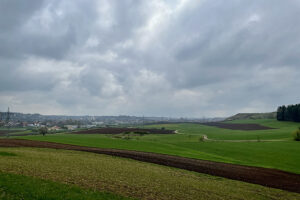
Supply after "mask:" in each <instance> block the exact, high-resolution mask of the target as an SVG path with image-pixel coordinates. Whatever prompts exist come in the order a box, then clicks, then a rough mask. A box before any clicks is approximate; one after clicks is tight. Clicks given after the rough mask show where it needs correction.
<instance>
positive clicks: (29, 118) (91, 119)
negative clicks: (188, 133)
mask: <svg viewBox="0 0 300 200" xmlns="http://www.w3.org/2000/svg"><path fill="white" fill-rule="evenodd" d="M221 119H222V118H209V119H206V118H201V119H198V118H168V117H136V116H125V115H120V116H63V115H41V114H24V113H17V112H10V111H9V110H8V111H7V112H0V127H15V128H26V129H35V128H36V129H37V128H42V127H47V129H48V130H49V131H53V132H57V131H65V130H69V131H73V130H75V129H81V128H82V129H89V128H94V127H107V126H121V125H141V124H155V123H165V122H168V123H172V122H174V123H178V122H183V123H184V122H208V121H220V120H221Z"/></svg>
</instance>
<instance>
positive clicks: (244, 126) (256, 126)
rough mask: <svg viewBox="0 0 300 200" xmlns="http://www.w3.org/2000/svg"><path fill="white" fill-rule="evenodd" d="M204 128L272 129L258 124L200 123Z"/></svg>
mask: <svg viewBox="0 0 300 200" xmlns="http://www.w3.org/2000/svg"><path fill="white" fill-rule="evenodd" d="M202 124H203V125H206V126H215V127H218V128H224V129H231V130H241V131H256V130H268V129H274V128H270V127H266V126H262V125H260V124H226V123H221V122H208V123H202Z"/></svg>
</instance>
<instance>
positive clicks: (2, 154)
mask: <svg viewBox="0 0 300 200" xmlns="http://www.w3.org/2000/svg"><path fill="white" fill-rule="evenodd" d="M16 155H17V154H14V153H9V152H5V151H0V156H16Z"/></svg>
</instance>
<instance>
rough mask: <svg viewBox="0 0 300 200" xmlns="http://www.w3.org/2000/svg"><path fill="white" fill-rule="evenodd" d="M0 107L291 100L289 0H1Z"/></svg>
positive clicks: (299, 71) (201, 112)
mask: <svg viewBox="0 0 300 200" xmlns="http://www.w3.org/2000/svg"><path fill="white" fill-rule="evenodd" d="M0 13H1V18H0V44H1V45H0V110H5V109H6V108H7V107H8V106H10V107H12V109H13V110H14V111H20V112H29V113H35V112H39V113H42V114H68V115H71V114H72V115H83V114H89V115H119V114H129V115H146V116H172V117H202V116H207V117H209V116H210V117H211V116H228V115H231V114H234V113H237V112H265V111H273V110H275V109H276V107H277V106H278V105H281V104H291V103H299V85H300V79H299V76H300V67H299V66H300V57H299V55H300V48H299V46H300V37H299V34H300V21H299V20H298V16H299V14H300V1H299V0H287V1H281V0H267V1H263V2H262V1H260V0H254V1H249V2H245V1H242V0H229V1H223V0H213V1H208V0H199V1H191V0H177V1H173V0H172V1H169V0H166V1H162V0H153V1H133V0H124V1H117V0H91V1H85V0H66V1H60V0H51V1H50V0H31V1H27V2H24V1H22V0H3V1H1V2H0Z"/></svg>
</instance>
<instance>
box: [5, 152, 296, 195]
mask: <svg viewBox="0 0 300 200" xmlns="http://www.w3.org/2000/svg"><path fill="white" fill-rule="evenodd" d="M1 151H2V152H7V153H10V154H14V155H15V156H3V157H1V159H0V171H1V172H5V173H9V174H22V175H25V176H26V177H34V178H39V179H43V180H50V181H54V182H60V183H63V184H71V185H75V186H76V187H80V188H82V189H83V190H91V191H108V192H110V193H115V194H117V195H120V196H125V197H126V196H130V197H134V198H138V199H297V198H299V197H300V196H299V194H296V193H290V192H285V191H281V190H277V189H270V188H266V187H262V186H259V185H253V184H248V183H243V182H239V181H233V180H229V179H224V178H220V177H214V176H209V175H205V174H199V173H194V172H188V171H185V170H180V169H175V168H170V167H164V166H160V165H154V164H149V163H144V162H138V161H134V160H129V159H123V158H118V157H111V156H106V155H98V154H93V153H85V152H77V151H76V152H75V151H66V150H51V149H36V148H1ZM91 195H92V194H91ZM98 195H99V194H98ZM99 199H101V198H99Z"/></svg>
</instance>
